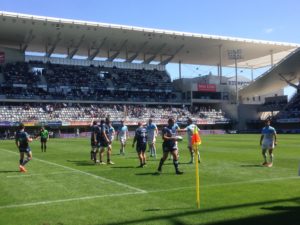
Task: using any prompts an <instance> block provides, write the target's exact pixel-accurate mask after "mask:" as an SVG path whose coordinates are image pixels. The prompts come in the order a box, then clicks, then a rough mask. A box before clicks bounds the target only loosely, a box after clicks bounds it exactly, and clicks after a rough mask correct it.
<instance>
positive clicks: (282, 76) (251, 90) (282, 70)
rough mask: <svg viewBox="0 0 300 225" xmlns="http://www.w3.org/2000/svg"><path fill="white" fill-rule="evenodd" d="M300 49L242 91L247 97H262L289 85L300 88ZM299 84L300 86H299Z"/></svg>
mask: <svg viewBox="0 0 300 225" xmlns="http://www.w3.org/2000/svg"><path fill="white" fill-rule="evenodd" d="M299 62H300V48H298V49H297V50H295V51H294V52H292V53H291V54H290V55H288V56H287V57H286V58H284V59H282V60H281V61H280V62H279V63H277V65H275V66H273V67H271V68H270V69H269V70H268V71H266V72H265V73H264V74H262V75H261V76H259V77H257V78H256V79H255V81H254V82H253V83H251V84H250V85H248V86H246V87H245V88H243V89H242V90H241V91H240V93H239V94H240V95H241V96H243V97H244V98H245V97H253V96H260V95H265V94H268V93H271V92H273V91H276V90H279V89H282V88H284V87H285V86H287V85H288V83H290V85H291V84H294V85H293V86H294V87H297V86H298V87H297V88H299V87H300V86H299V85H300V84H299V81H300V63H299ZM297 84H298V85H297Z"/></svg>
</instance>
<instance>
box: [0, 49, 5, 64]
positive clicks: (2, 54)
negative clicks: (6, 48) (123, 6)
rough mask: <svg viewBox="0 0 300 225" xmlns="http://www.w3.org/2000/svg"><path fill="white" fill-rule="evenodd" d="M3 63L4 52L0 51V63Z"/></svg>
mask: <svg viewBox="0 0 300 225" xmlns="http://www.w3.org/2000/svg"><path fill="white" fill-rule="evenodd" d="M3 63H5V53H4V52H0V64H3Z"/></svg>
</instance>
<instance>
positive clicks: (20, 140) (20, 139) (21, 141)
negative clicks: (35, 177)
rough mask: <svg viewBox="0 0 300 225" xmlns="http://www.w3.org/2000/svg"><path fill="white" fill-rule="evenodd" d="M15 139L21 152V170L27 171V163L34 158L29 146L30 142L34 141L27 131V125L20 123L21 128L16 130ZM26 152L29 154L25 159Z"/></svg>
mask: <svg viewBox="0 0 300 225" xmlns="http://www.w3.org/2000/svg"><path fill="white" fill-rule="evenodd" d="M15 140H16V145H17V147H18V149H19V152H20V166H19V169H20V172H26V171H27V170H26V168H25V165H26V163H28V162H29V161H30V160H31V159H32V153H31V149H30V147H29V142H31V141H32V138H30V137H29V135H28V133H27V132H25V126H24V124H22V123H21V124H20V125H19V130H18V131H17V132H16V136H15ZM25 154H26V155H27V158H26V159H25V160H24V156H25Z"/></svg>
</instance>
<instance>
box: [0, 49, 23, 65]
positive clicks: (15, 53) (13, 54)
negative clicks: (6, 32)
mask: <svg viewBox="0 0 300 225" xmlns="http://www.w3.org/2000/svg"><path fill="white" fill-rule="evenodd" d="M0 52H4V54H5V55H4V57H5V62H4V64H5V63H12V62H17V61H19V62H20V61H25V54H24V53H23V52H21V51H20V50H17V49H12V48H6V47H1V46H0Z"/></svg>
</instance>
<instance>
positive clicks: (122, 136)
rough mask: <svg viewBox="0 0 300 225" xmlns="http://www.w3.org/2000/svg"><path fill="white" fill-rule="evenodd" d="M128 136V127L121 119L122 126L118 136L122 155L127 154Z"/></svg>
mask: <svg viewBox="0 0 300 225" xmlns="http://www.w3.org/2000/svg"><path fill="white" fill-rule="evenodd" d="M127 136H128V127H127V126H126V125H125V124H124V121H123V120H122V121H121V127H120V128H119V129H118V132H117V138H118V139H119V140H120V143H121V149H120V155H125V146H126V141H127Z"/></svg>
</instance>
